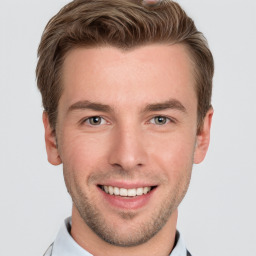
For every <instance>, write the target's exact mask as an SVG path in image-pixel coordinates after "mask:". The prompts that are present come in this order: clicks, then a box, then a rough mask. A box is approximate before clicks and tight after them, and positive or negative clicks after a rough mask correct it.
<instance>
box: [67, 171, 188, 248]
mask: <svg viewBox="0 0 256 256" xmlns="http://www.w3.org/2000/svg"><path fill="white" fill-rule="evenodd" d="M189 182H190V175H187V177H186V178H185V182H184V181H183V183H182V184H180V183H178V184H176V187H175V189H173V190H170V192H169V194H168V196H166V197H165V199H164V200H163V199H162V200H161V201H162V204H161V205H160V206H159V207H158V209H155V210H154V211H152V213H151V216H147V219H145V221H141V223H139V224H138V223H136V225H133V226H131V223H132V221H133V219H135V218H136V217H137V214H136V213H134V212H129V211H123V212H121V211H120V212H119V213H118V215H119V216H117V218H121V219H123V221H124V223H125V222H127V223H128V222H130V223H129V224H128V225H129V230H128V231H127V232H125V234H123V233H122V234H120V232H119V230H118V228H116V227H115V226H114V225H113V223H111V221H109V222H108V220H107V219H105V217H104V212H102V211H101V210H100V209H98V208H97V206H96V205H95V204H93V202H92V200H91V201H90V200H89V198H88V197H87V195H86V194H85V193H84V192H83V191H82V189H81V188H80V187H79V185H78V184H76V193H75V194H74V193H72V191H70V192H71V193H70V194H71V197H72V199H73V203H74V205H75V207H76V208H77V210H78V212H79V214H80V216H81V218H82V219H83V220H84V222H85V223H86V224H87V226H88V227H89V228H90V229H91V230H92V231H93V232H94V233H96V234H97V235H98V237H100V238H101V239H102V240H104V241H105V242H107V243H109V244H112V245H114V246H119V247H133V246H137V245H141V244H143V243H146V242H147V241H149V240H150V239H151V238H153V237H154V236H155V235H156V234H157V233H158V232H159V231H160V230H161V229H162V228H163V226H164V225H165V224H166V223H167V221H168V220H169V218H170V216H171V215H172V213H173V212H174V211H175V210H176V209H177V207H178V205H179V203H180V202H181V201H182V199H183V197H184V196H185V194H186V192H187V189H188V186H189ZM167 202H168V203H167Z"/></svg>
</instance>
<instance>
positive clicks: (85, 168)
mask: <svg viewBox="0 0 256 256" xmlns="http://www.w3.org/2000/svg"><path fill="white" fill-rule="evenodd" d="M62 83H63V86H64V91H63V94H62V96H61V99H60V102H59V106H58V119H57V127H56V136H57V142H58V147H56V144H55V138H54V137H53V134H52V133H51V130H50V128H49V123H48V119H47V116H46V114H45V116H44V123H45V129H46V146H47V152H48V159H49V161H50V162H51V163H52V164H59V163H61V162H62V163H63V169H64V178H65V182H66V186H67V188H68V191H69V193H70V194H71V197H72V199H73V203H74V209H75V211H77V212H78V213H79V215H80V217H81V219H82V220H83V222H84V223H85V227H88V228H89V229H91V230H93V231H94V233H96V234H97V236H98V237H100V238H101V239H103V240H104V241H106V242H108V243H111V244H114V245H117V246H134V245H139V244H142V243H144V242H146V241H148V240H149V239H151V238H152V237H153V236H154V235H155V234H156V233H158V232H159V231H161V230H163V227H164V226H166V225H168V223H169V220H170V218H171V216H172V215H173V213H174V211H175V210H176V209H177V207H178V205H179V203H180V202H181V200H182V199H183V197H184V195H185V193H186V191H187V188H188V184H189V180H190V176H191V170H192V165H193V162H195V163H199V162H200V161H202V160H203V158H204V156H205V153H206V150H207V147H208V143H209V129H210V121H211V115H212V112H211V111H209V112H208V113H207V116H206V119H205V125H204V127H203V129H202V133H201V134H199V135H197V98H196V94H195V84H194V77H193V70H192V65H191V61H190V59H189V55H188V53H187V51H186V49H185V47H184V46H182V45H173V46H167V45H149V46H143V47H140V48H136V49H134V50H130V51H121V50H119V49H117V48H114V47H101V48H90V49H85V48H80V49H75V50H72V51H70V52H69V53H68V55H67V57H66V59H65V62H64V66H63V78H62Z"/></svg>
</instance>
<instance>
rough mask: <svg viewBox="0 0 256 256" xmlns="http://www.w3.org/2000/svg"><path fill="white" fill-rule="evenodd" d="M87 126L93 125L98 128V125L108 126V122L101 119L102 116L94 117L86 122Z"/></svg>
mask: <svg viewBox="0 0 256 256" xmlns="http://www.w3.org/2000/svg"><path fill="white" fill-rule="evenodd" d="M84 122H85V123H86V124H89V125H92V126H97V125H101V124H106V123H107V122H106V120H105V119H104V118H103V117H101V116H92V117H89V118H87V119H86V120H85V121H84Z"/></svg>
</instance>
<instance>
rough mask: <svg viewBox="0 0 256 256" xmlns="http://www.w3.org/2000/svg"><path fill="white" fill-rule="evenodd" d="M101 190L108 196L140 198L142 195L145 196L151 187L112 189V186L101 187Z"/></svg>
mask: <svg viewBox="0 0 256 256" xmlns="http://www.w3.org/2000/svg"><path fill="white" fill-rule="evenodd" d="M103 189H104V191H105V192H106V193H108V194H110V195H115V196H130V197H132V196H141V195H143V194H147V193H148V192H149V191H150V190H151V187H142V188H131V189H126V188H118V187H112V186H103Z"/></svg>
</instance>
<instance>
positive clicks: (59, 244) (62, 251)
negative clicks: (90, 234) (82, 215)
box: [51, 217, 187, 256]
mask: <svg viewBox="0 0 256 256" xmlns="http://www.w3.org/2000/svg"><path fill="white" fill-rule="evenodd" d="M70 230H71V217H69V218H67V219H65V221H64V223H63V225H62V226H61V228H60V230H59V233H58V235H57V237H56V239H55V241H54V244H53V247H52V254H51V255H52V256H70V255H76V256H93V255H92V254H90V253H89V252H87V251H86V250H85V249H83V248H82V247H81V246H79V245H78V244H77V243H76V242H75V240H74V239H73V238H72V236H71V235H70ZM175 240H176V241H175V247H174V249H173V250H172V252H171V254H170V255H169V256H186V255H187V250H186V246H185V243H184V242H183V240H182V238H181V236H180V234H179V232H178V231H177V233H176V239H175Z"/></svg>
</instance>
